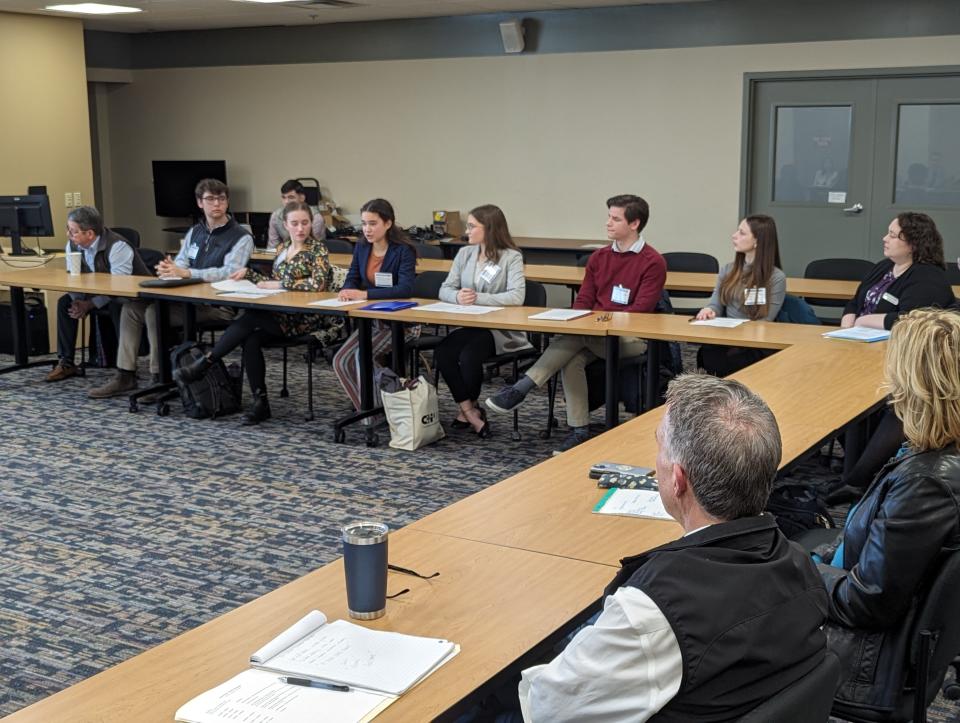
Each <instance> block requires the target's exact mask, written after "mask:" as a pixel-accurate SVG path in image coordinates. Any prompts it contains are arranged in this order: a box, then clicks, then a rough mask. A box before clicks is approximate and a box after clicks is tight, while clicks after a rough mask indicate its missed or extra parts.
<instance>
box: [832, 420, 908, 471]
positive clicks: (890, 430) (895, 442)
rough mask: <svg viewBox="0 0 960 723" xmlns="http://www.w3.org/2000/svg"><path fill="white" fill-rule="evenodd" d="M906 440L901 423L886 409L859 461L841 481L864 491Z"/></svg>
mask: <svg viewBox="0 0 960 723" xmlns="http://www.w3.org/2000/svg"><path fill="white" fill-rule="evenodd" d="M906 439H907V438H906V437H905V436H904V434H903V422H901V421H900V420H899V419H897V415H896V414H894V413H893V410H892V409H890V408H889V407H888V408H887V409H885V410H884V411H883V416H882V417H881V418H880V423H879V424H878V425H877V428H876V429H875V430H874V432H873V434H872V435H870V441H869V442H867V446H866V447H865V448H864V450H863V454H861V455H860V459H858V460H857V462H856V464H854V466H853V469H852V470H850V473H849V474H848V475H847V477H846V478H845V479H844V480H843V481H844V482H845V483H846V484H848V485H852V486H853V487H861V488H863V489H866V488H867V487H868V486H869V485H870V483H871V482H872V481H873V478H874V477H876V476H877V472H879V471H880V468H881V467H883V465H885V464H886V463H887V460H889V459H890V458H891V457H893V456H894V455H895V454H896V453H897V450H898V449H900V445H902V444H903V443H904V442H905V441H906Z"/></svg>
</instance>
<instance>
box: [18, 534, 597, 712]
mask: <svg viewBox="0 0 960 723" xmlns="http://www.w3.org/2000/svg"><path fill="white" fill-rule="evenodd" d="M389 545H390V553H389V554H390V562H391V563H392V564H396V565H400V566H403V567H407V568H410V569H413V570H416V571H418V572H420V573H421V574H428V575H429V574H432V573H433V572H439V573H440V575H439V576H437V577H436V578H434V579H432V580H420V579H418V578H415V577H411V576H409V575H403V574H398V573H393V572H391V573H390V575H389V580H388V594H393V593H396V592H399V591H400V590H402V589H403V588H409V589H410V592H409V593H407V594H405V595H402V596H400V597H398V598H397V599H395V600H390V601H388V602H387V614H386V616H385V617H383V618H380V619H379V620H374V621H369V622H363V623H361V624H363V625H364V626H365V627H370V628H373V629H377V630H392V631H397V632H402V633H411V634H416V635H425V636H429V637H438V638H446V639H448V640H452V641H453V642H456V643H458V644H459V645H460V646H461V652H460V654H459V655H457V656H456V657H455V658H453V659H452V660H451V661H450V662H449V663H447V664H446V665H444V666H443V667H441V668H440V669H439V670H438V671H436V672H435V673H434V674H433V675H431V676H430V677H429V678H428V679H427V680H426V681H425V682H424V683H421V684H420V685H418V686H417V687H415V688H413V689H412V690H411V691H409V692H408V693H406V694H404V695H403V696H401V697H400V699H399V700H397V702H395V703H394V704H393V705H391V706H390V707H389V708H387V710H386V711H385V712H384V713H382V714H381V715H379V716H378V717H377V720H378V721H381V720H382V721H392V720H395V721H426V720H432V719H433V718H434V717H436V716H437V715H439V714H441V713H443V712H444V711H445V710H447V709H448V708H450V707H451V706H453V705H454V704H456V703H457V702H458V701H460V700H461V699H462V698H464V697H465V696H467V695H469V694H470V693H471V692H473V691H474V690H476V689H477V688H478V687H479V686H481V685H482V684H484V683H485V682H486V681H488V680H489V679H490V678H492V677H494V676H495V675H496V674H497V673H498V672H500V671H501V670H503V669H504V668H506V667H508V666H509V665H510V664H512V663H513V662H514V661H516V660H517V659H518V658H520V657H521V656H522V655H523V654H524V653H526V652H527V651H529V650H530V649H532V648H534V647H536V646H537V645H538V644H539V643H540V642H541V641H543V640H545V639H546V638H548V637H549V636H550V635H552V634H553V633H554V632H555V631H556V630H558V629H559V628H561V627H563V626H564V625H565V624H566V623H567V622H568V621H569V620H570V618H571V617H572V616H573V615H576V614H579V613H581V612H583V611H586V610H587V609H588V608H590V607H591V606H592V605H593V604H594V603H595V602H596V601H597V600H599V598H600V597H601V595H602V592H603V588H604V587H605V586H606V584H607V583H609V582H610V580H611V579H612V578H613V575H614V573H615V570H613V569H612V568H610V567H607V566H603V565H597V564H591V563H586V562H580V561H577V560H570V559H564V558H560V557H552V556H549V555H540V554H536V553H531V552H525V551H522V550H514V549H510V548H507V547H499V546H496V545H485V544H482V543H477V542H471V541H468V540H458V539H451V538H448V537H442V536H437V535H431V534H429V533H425V532H420V531H416V530H411V529H409V528H406V529H403V530H400V531H398V532H396V533H392V534H391V536H390V540H389ZM545 598H548V599H549V600H550V604H549V605H544V604H541V603H542V601H543V600H544V599H545ZM313 609H317V610H320V611H322V612H324V613H325V614H326V615H327V617H328V618H330V619H337V618H343V619H348V618H347V609H346V592H345V585H344V576H343V563H342V560H341V559H338V560H336V561H335V562H332V563H330V564H329V565H326V566H325V567H322V568H320V569H318V570H315V571H314V572H311V573H309V574H307V575H304V576H303V577H301V578H299V579H297V580H295V581H293V582H291V583H289V584H287V585H285V586H283V587H281V588H279V589H277V590H275V591H273V592H271V593H268V594H266V595H264V596H262V597H260V598H257V599H256V600H254V601H252V602H250V603H247V604H246V605H243V606H242V607H239V608H237V609H235V610H232V611H230V612H228V613H226V614H224V615H221V616H220V617H217V618H215V619H213V620H211V621H210V622H208V623H205V624H204V625H201V626H200V627H198V628H195V629H194V630H190V631H189V632H186V633H183V634H182V635H180V636H178V637H176V638H173V639H172V640H170V641H168V642H166V643H163V644H161V645H158V646H157V647H155V648H153V649H151V650H148V651H147V652H145V653H142V654H141V655H138V656H136V657H135V658H132V659H130V660H128V661H126V662H123V663H120V664H119V665H117V666H115V667H113V668H110V669H109V670H106V671H104V672H103V673H100V674H99V675H95V676H93V677H92V678H89V679H87V680H85V681H83V682H81V683H78V684H76V685H74V686H72V687H70V688H68V689H66V690H64V691H61V692H60V693H56V694H54V695H52V696H50V697H49V698H45V699H44V700H41V701H39V702H37V703H34V704H33V705H31V706H29V707H27V708H24V709H22V710H20V711H18V712H16V713H14V714H13V715H11V716H10V717H9V718H7V719H5V720H9V721H11V723H26V722H27V721H31V722H33V721H36V722H37V723H41V722H42V723H50V721H58V722H60V723H66V722H68V721H70V722H77V723H80V722H83V723H86V722H88V721H89V722H91V723H92V722H93V721H97V722H98V723H129V722H130V721H137V723H149V722H151V721H164V723H166V722H168V721H172V720H173V717H174V713H175V711H176V710H177V708H179V707H180V706H181V705H183V704H184V703H186V702H187V701H188V700H190V699H191V698H193V697H194V696H196V695H198V694H200V693H202V692H203V691H205V690H208V689H210V688H212V687H214V686H216V685H218V684H219V683H222V682H224V681H226V680H227V679H228V678H230V677H231V676H233V675H235V674H237V673H239V672H241V671H243V670H244V669H246V668H247V667H248V666H249V656H250V654H251V653H253V651H255V650H257V649H258V648H259V647H260V646H262V645H263V644H265V643H266V642H268V641H269V640H270V639H272V638H273V637H275V636H276V635H277V634H279V633H280V632H282V631H283V630H284V629H286V628H287V627H289V626H290V625H292V624H293V623H295V622H296V621H297V620H299V619H300V618H301V617H302V616H303V615H305V614H306V613H308V612H309V611H310V610H313Z"/></svg>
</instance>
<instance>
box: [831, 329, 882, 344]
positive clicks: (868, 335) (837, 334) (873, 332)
mask: <svg viewBox="0 0 960 723" xmlns="http://www.w3.org/2000/svg"><path fill="white" fill-rule="evenodd" d="M824 337H826V338H827V339H844V340H845V341H866V342H871V341H883V340H884V339H889V338H890V332H889V331H887V330H886V329H868V328H867V327H865V326H851V327H850V328H849V329H837V330H836V331H828V332H826V333H825V334H824Z"/></svg>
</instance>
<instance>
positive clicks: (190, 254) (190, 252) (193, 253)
mask: <svg viewBox="0 0 960 723" xmlns="http://www.w3.org/2000/svg"><path fill="white" fill-rule="evenodd" d="M199 252H200V246H198V245H197V244H194V243H192V244H190V246H189V247H187V258H188V259H190V260H191V261H196V258H197V254H198V253H199Z"/></svg>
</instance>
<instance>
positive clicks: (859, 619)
mask: <svg viewBox="0 0 960 723" xmlns="http://www.w3.org/2000/svg"><path fill="white" fill-rule="evenodd" d="M958 360H960V314H957V313H956V312H953V311H941V310H933V309H917V310H915V311H912V312H910V313H909V314H907V315H906V316H902V317H900V319H899V321H898V322H897V323H896V324H895V325H894V326H893V331H892V333H891V337H890V342H889V348H888V349H887V357H886V377H887V386H888V389H889V393H890V404H891V406H892V408H893V412H894V413H895V414H896V415H897V417H898V418H899V419H900V420H901V421H902V422H903V431H904V435H905V436H906V440H907V441H906V443H904V445H903V446H902V447H901V448H900V450H899V451H898V452H897V454H896V456H895V457H893V458H892V459H891V460H890V461H889V462H887V464H886V465H885V466H884V467H883V468H882V469H881V470H880V473H879V474H878V475H877V476H876V478H875V479H874V480H873V483H872V484H871V485H870V487H869V488H868V489H867V491H866V494H865V495H864V497H863V499H862V500H861V501H860V502H859V503H858V504H857V505H855V506H854V507H853V508H852V509H851V510H850V513H849V515H848V516H847V522H846V525H845V526H844V529H843V535H842V539H841V541H840V545H839V547H837V549H836V550H835V552H833V554H832V557H831V556H830V554H829V553H825V554H823V555H822V557H823V558H824V559H828V558H829V559H830V563H829V564H825V563H824V564H821V565H820V566H819V567H820V572H821V575H822V577H823V581H824V583H825V584H826V586H827V592H828V593H829V596H830V603H829V612H828V620H829V622H828V624H827V625H826V626H825V628H824V630H825V632H826V633H827V640H828V643H829V645H830V647H831V648H833V649H834V651H835V652H837V654H838V655H839V656H840V658H841V660H842V661H843V663H844V674H843V679H844V683H843V685H842V686H841V688H840V690H839V691H838V693H837V698H838V699H839V700H847V701H856V702H859V703H864V704H868V705H883V706H886V705H892V704H893V703H892V701H895V700H896V698H895V696H896V695H898V694H899V691H900V688H901V683H902V681H903V675H904V670H903V665H904V664H905V661H906V659H907V656H906V646H907V645H909V636H908V635H906V634H904V631H903V630H902V629H901V628H903V627H905V626H906V625H907V624H908V623H909V618H910V616H911V615H912V614H913V612H914V608H915V605H916V600H917V598H918V597H919V595H918V593H919V592H920V591H922V590H923V589H925V587H926V586H927V585H928V584H929V583H930V581H931V579H932V577H933V575H935V574H936V572H937V570H938V569H939V567H940V565H941V564H942V561H943V558H944V556H945V555H947V554H951V553H952V552H953V551H956V550H957V549H958V546H960V515H958V509H960V449H958V444H960V365H958Z"/></svg>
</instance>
